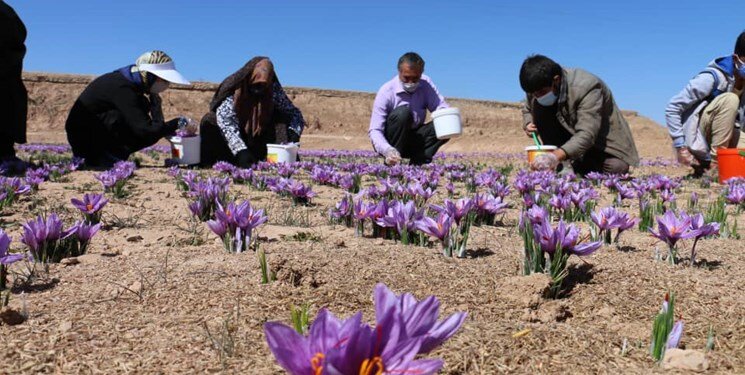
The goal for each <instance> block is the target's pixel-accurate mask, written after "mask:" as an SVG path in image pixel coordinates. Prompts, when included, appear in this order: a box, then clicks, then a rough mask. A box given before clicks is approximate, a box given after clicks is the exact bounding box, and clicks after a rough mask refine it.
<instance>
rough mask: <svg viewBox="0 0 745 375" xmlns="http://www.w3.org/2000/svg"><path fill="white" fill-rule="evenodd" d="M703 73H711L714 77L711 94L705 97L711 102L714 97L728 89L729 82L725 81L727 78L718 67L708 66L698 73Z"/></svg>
mask: <svg viewBox="0 0 745 375" xmlns="http://www.w3.org/2000/svg"><path fill="white" fill-rule="evenodd" d="M704 73H706V74H711V76H712V77H714V90H712V91H711V94H709V96H708V97H707V98H706V101H708V102H709V103H711V101H712V100H714V98H716V97H717V96H719V95H721V94H723V93H725V92H728V91H729V82H727V78H726V77H725V76H724V73H722V72H721V71H720V70H719V69H716V68H712V67H709V68H706V70H704V71H703V72H701V73H699V74H704ZM723 78H724V79H723Z"/></svg>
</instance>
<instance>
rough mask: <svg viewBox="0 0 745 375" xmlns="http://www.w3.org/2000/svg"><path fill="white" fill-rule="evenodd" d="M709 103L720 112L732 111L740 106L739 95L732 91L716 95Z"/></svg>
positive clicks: (735, 110)
mask: <svg viewBox="0 0 745 375" xmlns="http://www.w3.org/2000/svg"><path fill="white" fill-rule="evenodd" d="M711 104H712V106H713V107H714V108H717V109H718V110H719V111H720V112H729V113H733V112H737V110H738V109H739V108H740V97H739V96H737V94H735V93H733V92H726V93H724V94H720V95H719V96H717V97H716V99H714V101H713V102H712V103H711Z"/></svg>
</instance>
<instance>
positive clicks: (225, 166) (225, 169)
mask: <svg viewBox="0 0 745 375" xmlns="http://www.w3.org/2000/svg"><path fill="white" fill-rule="evenodd" d="M212 169H213V170H215V171H217V172H220V173H225V174H232V173H233V171H235V170H236V169H237V168H236V167H235V166H234V165H233V164H230V163H228V162H226V161H218V162H217V163H215V164H214V165H213V166H212Z"/></svg>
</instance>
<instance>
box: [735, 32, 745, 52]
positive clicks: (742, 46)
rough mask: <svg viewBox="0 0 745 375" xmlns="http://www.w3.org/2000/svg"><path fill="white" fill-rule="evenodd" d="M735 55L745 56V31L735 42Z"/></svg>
mask: <svg viewBox="0 0 745 375" xmlns="http://www.w3.org/2000/svg"><path fill="white" fill-rule="evenodd" d="M735 55H737V56H745V31H743V32H741V33H740V36H738V37H737V42H735Z"/></svg>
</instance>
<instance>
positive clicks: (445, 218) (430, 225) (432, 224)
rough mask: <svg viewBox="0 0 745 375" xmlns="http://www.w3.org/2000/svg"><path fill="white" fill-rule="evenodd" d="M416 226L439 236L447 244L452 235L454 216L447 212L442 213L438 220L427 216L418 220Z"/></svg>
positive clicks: (435, 236)
mask: <svg viewBox="0 0 745 375" xmlns="http://www.w3.org/2000/svg"><path fill="white" fill-rule="evenodd" d="M415 226H416V229H419V230H420V231H422V232H424V233H425V234H427V235H430V236H432V237H434V238H437V239H438V240H440V242H442V243H443V244H445V243H446V242H447V239H448V237H449V236H450V230H451V229H452V226H453V218H452V217H450V215H448V214H445V213H440V215H439V216H438V217H437V220H434V219H432V218H430V217H426V216H425V217H423V218H421V219H419V220H417V222H416V224H415Z"/></svg>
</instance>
